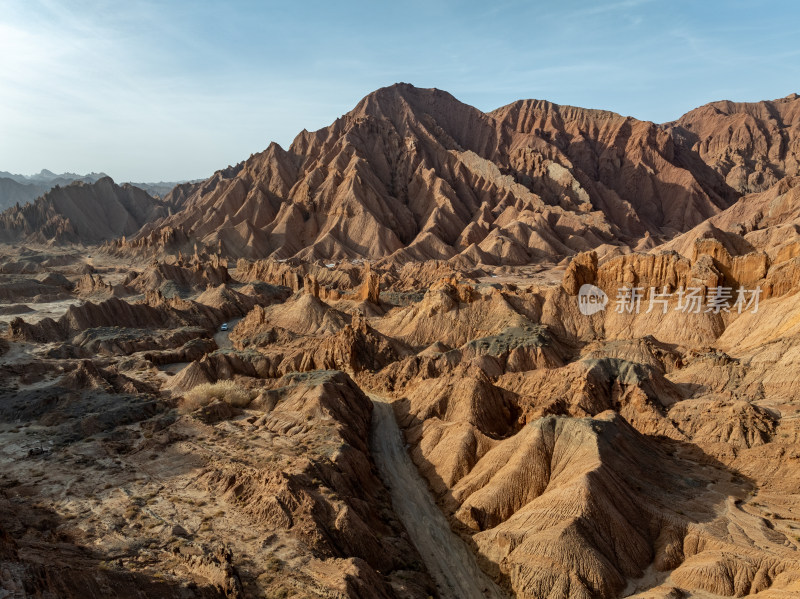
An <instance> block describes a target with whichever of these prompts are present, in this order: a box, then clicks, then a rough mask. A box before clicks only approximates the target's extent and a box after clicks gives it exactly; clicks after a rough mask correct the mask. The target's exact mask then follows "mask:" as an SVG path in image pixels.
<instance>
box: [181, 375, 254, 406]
mask: <svg viewBox="0 0 800 599" xmlns="http://www.w3.org/2000/svg"><path fill="white" fill-rule="evenodd" d="M215 399H219V400H221V401H224V402H225V403H227V404H230V405H232V406H233V407H234V408H244V407H246V406H247V405H248V404H249V403H250V402H251V401H252V399H253V395H252V393H251V392H250V390H249V389H247V388H245V387H243V386H242V385H240V384H238V383H237V382H235V381H231V380H227V381H217V382H216V383H202V384H200V385H197V386H196V387H194V388H193V389H191V390H189V391H188V392H187V393H186V394H185V395H184V396H183V402H182V405H183V407H184V409H186V410H187V411H193V410H197V409H199V408H204V407H205V406H207V405H208V404H210V403H211V402H212V401H213V400H215Z"/></svg>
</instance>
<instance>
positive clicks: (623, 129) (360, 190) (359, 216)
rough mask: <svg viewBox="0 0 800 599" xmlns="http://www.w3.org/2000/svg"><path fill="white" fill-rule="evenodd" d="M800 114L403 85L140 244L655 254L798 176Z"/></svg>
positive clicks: (264, 162)
mask: <svg viewBox="0 0 800 599" xmlns="http://www.w3.org/2000/svg"><path fill="white" fill-rule="evenodd" d="M798 110H800V100H798V99H797V98H796V97H794V96H792V97H789V98H784V99H782V100H777V101H774V102H761V103H758V104H731V103H715V104H710V105H708V106H704V107H702V108H699V109H697V110H695V111H692V112H690V113H688V114H687V115H685V116H684V117H682V118H681V119H680V120H679V121H677V122H675V123H670V124H666V125H656V124H654V123H650V122H644V121H638V120H636V119H633V118H631V117H623V116H620V115H618V114H615V113H612V112H606V111H599V110H587V109H582V108H575V107H570V106H558V105H555V104H551V103H549V102H544V101H534V100H525V101H519V102H515V103H513V104H510V105H508V106H505V107H502V108H499V109H497V110H495V111H493V112H491V113H487V114H484V113H482V112H480V111H479V110H477V109H475V108H473V107H471V106H468V105H466V104H463V103H461V102H459V101H458V100H457V99H455V98H454V97H453V96H451V95H450V94H448V93H446V92H443V91H440V90H436V89H418V88H415V87H413V86H411V85H408V84H397V85H393V86H391V87H387V88H383V89H380V90H378V91H376V92H374V93H372V94H370V95H368V96H367V97H365V98H364V99H363V100H362V101H361V102H359V104H358V105H357V106H356V107H355V108H354V109H353V110H352V111H350V112H349V113H348V114H346V115H344V116H343V117H341V118H339V119H337V120H336V121H335V122H334V123H333V124H332V125H330V126H329V127H326V128H324V129H321V130H319V131H316V132H308V131H304V132H302V133H301V134H300V135H298V136H297V138H296V139H295V140H294V142H293V143H292V145H291V146H290V147H289V149H288V150H283V149H282V148H281V147H280V146H278V145H277V144H271V145H270V146H269V147H268V148H267V149H266V150H265V151H264V152H261V153H259V154H256V155H254V156H251V157H250V158H249V159H248V160H246V161H244V162H242V163H240V164H238V165H237V166H235V167H228V168H227V169H225V170H222V171H218V172H217V173H215V174H214V175H213V176H212V177H211V178H210V179H208V180H207V181H205V182H202V183H198V184H194V185H184V186H181V187H178V188H176V189H175V190H174V191H173V193H172V194H171V196H170V197H169V198H168V199H171V200H173V201H175V202H176V203H180V205H182V206H183V210H181V211H180V212H178V213H176V214H174V215H172V216H170V217H167V218H163V219H160V220H159V221H157V222H154V223H151V224H149V225H147V226H145V227H144V229H143V230H142V231H141V232H140V233H139V234H138V235H137V236H136V238H135V239H134V240H133V241H132V245H133V246H134V247H140V248H158V247H163V246H169V247H172V248H177V247H181V246H186V247H191V246H192V245H193V244H194V243H195V242H202V243H204V244H207V245H210V246H213V247H214V248H217V247H221V249H222V250H223V251H224V252H225V253H228V254H230V255H233V256H240V257H249V258H253V257H264V256H268V255H272V256H274V257H276V258H288V257H291V256H297V257H298V258H303V259H317V258H325V259H342V258H355V257H367V258H371V259H378V258H385V257H392V260H393V261H407V260H420V259H429V258H437V259H450V258H453V257H455V256H457V255H459V254H460V255H461V256H463V258H464V259H466V261H467V262H469V263H477V262H483V263H486V264H497V263H502V264H523V263H527V262H530V261H532V260H542V259H546V260H559V259H561V258H563V257H565V256H568V255H572V254H574V253H576V252H578V251H581V250H586V249H590V248H594V247H597V246H600V245H602V244H612V245H620V244H623V245H627V246H630V247H637V246H640V249H646V248H647V247H653V246H654V245H656V243H657V241H659V240H660V241H665V240H667V239H670V238H672V237H673V236H675V235H676V234H679V233H682V232H685V231H687V230H688V229H690V228H692V227H694V226H696V225H698V224H700V223H701V222H703V221H704V220H706V219H707V218H709V217H711V216H713V215H715V214H716V213H718V212H720V211H721V210H723V209H725V208H727V207H728V206H730V205H731V204H732V203H733V202H735V201H736V199H738V197H739V195H740V194H741V193H742V192H743V191H747V190H749V189H751V188H753V186H756V187H757V188H758V189H761V188H763V186H764V185H766V183H768V182H769V181H773V180H774V179H775V178H777V177H780V176H782V175H784V174H792V173H794V172H796V170H797V161H796V154H797V144H798V143H799V142H798V141H797V140H798V138H799V136H798V135H797V124H796V121H797V118H796V116H795V115H796V114H797V113H798ZM729 129H730V131H731V133H729V134H727V137H725V136H724V135H723V131H728V130H729ZM731 140H734V141H736V143H735V144H733V145H732V146H730V145H725V146H724V147H726V148H729V149H728V150H725V151H723V150H722V149H721V148H722V145H723V144H728V142H730V141H731ZM737 140H738V141H737ZM725 152H728V154H726V153H725ZM734 163H735V164H736V165H738V166H732V165H733V164H734ZM743 180H744V181H752V183H751V184H748V185H749V187H748V185H744V184H742V181H743ZM759 181H760V182H762V183H763V184H764V185H762V184H761V183H758V182H759ZM759 185H761V187H759ZM651 238H655V241H656V243H654V240H653V239H651Z"/></svg>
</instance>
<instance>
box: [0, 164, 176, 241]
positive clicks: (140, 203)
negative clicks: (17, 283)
mask: <svg viewBox="0 0 800 599" xmlns="http://www.w3.org/2000/svg"><path fill="white" fill-rule="evenodd" d="M170 212H171V210H170V204H169V203H168V202H165V201H163V200H160V199H158V198H154V197H152V196H150V195H149V194H148V193H147V192H145V191H143V190H141V189H139V188H138V187H134V186H133V185H130V184H124V185H122V186H120V185H117V184H116V183H114V181H113V180H112V179H111V177H103V178H101V179H99V180H98V181H96V182H93V183H84V182H81V181H76V182H74V183H71V184H70V185H67V186H64V187H62V186H60V185H57V186H56V187H54V188H53V189H52V190H50V191H48V192H47V193H46V194H44V195H43V196H42V197H40V198H38V199H37V200H36V201H34V202H33V203H29V204H25V205H20V206H13V207H11V208H9V209H7V210H6V211H5V212H3V213H0V240H2V241H20V240H25V241H31V242H38V243H85V244H93V243H101V242H103V241H106V240H109V239H115V238H117V237H120V236H123V235H131V234H133V233H136V232H137V231H138V230H139V229H140V228H141V227H142V226H143V225H144V224H145V223H147V222H150V221H153V220H155V219H160V218H163V217H166V216H168V215H169V214H170Z"/></svg>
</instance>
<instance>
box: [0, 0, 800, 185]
mask: <svg viewBox="0 0 800 599" xmlns="http://www.w3.org/2000/svg"><path fill="white" fill-rule="evenodd" d="M799 31H800V5H798V4H797V3H795V2H757V1H749V2H743V1H742V2H740V1H737V0H733V1H727V2H717V1H714V2H701V1H699V0H695V1H691V2H689V1H683V0H671V1H660V0H612V1H610V2H601V1H596V2H577V1H571V0H563V1H561V2H512V1H502V0H498V1H496V2H493V3H489V2H454V1H437V0H426V1H410V2H401V1H396V2H393V3H376V2H330V1H327V2H316V1H306V2H304V3H302V5H299V4H298V3H287V2H281V3H276V2H247V1H233V2H224V3H223V2H210V1H202V0H190V1H173V2H163V3H157V2H142V1H137V0H132V1H129V2H126V3H121V2H117V1H110V0H109V1H101V0H77V1H71V2H65V1H64V2H58V1H53V0H41V1H39V0H4V1H3V2H2V4H0V170H7V171H12V172H21V173H23V174H30V173H32V172H36V171H39V170H40V169H42V168H48V169H50V170H53V171H59V172H60V171H65V170H69V171H76V172H87V171H100V170H102V171H105V172H107V173H109V174H110V175H112V176H113V177H114V178H115V179H117V180H120V181H122V180H134V181H155V180H176V179H189V178H200V177H206V176H208V175H210V174H211V173H212V172H213V171H214V170H216V169H219V168H223V167H225V166H226V165H228V164H235V163H236V162H239V161H240V160H242V159H244V158H247V156H249V155H250V154H251V153H253V152H258V151H260V150H262V149H264V148H265V147H266V146H267V145H268V144H269V142H270V141H273V140H274V141H277V142H279V143H280V144H281V145H283V146H284V147H286V146H288V144H289V143H291V141H292V139H293V138H294V136H295V135H296V134H297V133H298V132H299V131H301V130H302V129H303V128H306V129H310V130H313V129H318V128H320V127H324V126H326V125H328V124H330V123H331V122H332V121H333V120H334V119H336V118H337V117H338V116H340V115H342V114H344V113H345V112H347V111H348V110H350V109H351V108H352V107H353V106H354V105H355V104H356V103H357V102H358V100H359V99H360V98H362V97H363V96H364V95H366V94H367V93H369V92H370V91H372V90H374V89H377V88H379V87H382V86H384V85H389V84H392V83H395V82H397V81H405V82H409V83H413V84H414V85H417V86H420V87H438V88H441V89H445V90H447V91H449V92H450V93H452V94H453V95H455V96H456V97H457V98H459V99H460V100H462V101H464V102H467V103H469V104H472V105H474V106H477V107H478V108H480V109H482V110H491V109H494V108H497V107H498V106H502V105H504V104H507V103H509V102H512V101H514V100H517V99H521V98H543V99H547V100H551V101H554V102H557V103H561V104H573V105H578V106H585V107H589V108H604V109H608V110H614V111H616V112H619V113H622V114H627V115H631V116H635V117H637V118H641V119H648V120H653V121H656V122H665V121H669V120H673V119H675V118H677V117H679V116H680V115H681V114H683V113H684V112H686V111H687V110H690V109H691V108H694V107H696V106H699V105H701V104H704V103H706V102H710V101H713V100H719V99H731V100H739V101H752V100H760V99H773V98H778V97H782V96H785V95H787V94H789V93H792V92H800V89H798V88H800V85H798V83H800V66H799V65H800V49H798V45H797V34H798V32H799Z"/></svg>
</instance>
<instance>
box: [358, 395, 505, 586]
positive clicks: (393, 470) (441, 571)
mask: <svg viewBox="0 0 800 599" xmlns="http://www.w3.org/2000/svg"><path fill="white" fill-rule="evenodd" d="M370 398H371V399H372V403H373V404H374V406H375V410H374V411H373V413H372V438H371V440H370V442H371V447H372V452H373V456H374V458H375V463H376V464H377V466H378V470H379V471H380V474H381V478H382V479H383V480H384V483H385V484H386V486H387V487H388V488H389V491H390V493H391V496H392V505H393V506H394V510H395V512H396V513H397V514H398V516H399V517H400V520H401V521H402V522H403V525H404V526H405V527H406V530H407V531H408V534H409V536H410V537H411V541H412V542H413V543H414V545H415V546H416V548H417V551H419V553H420V555H421V556H422V559H423V560H424V562H425V565H426V567H427V568H428V571H429V572H430V573H431V576H433V578H434V580H435V581H436V583H437V585H438V587H439V594H440V596H441V597H442V599H451V598H452V599H485V598H487V597H490V598H493V599H503V598H505V594H503V592H502V591H501V590H500V589H499V588H498V587H497V585H496V584H495V583H494V582H493V581H492V580H491V579H490V578H489V577H488V576H486V574H484V573H483V572H482V571H481V569H480V568H479V567H478V564H477V563H476V561H475V556H474V555H473V554H472V552H471V551H470V549H469V548H468V547H467V546H466V545H465V544H464V542H463V541H462V540H461V539H460V538H459V537H458V536H456V535H455V533H453V531H452V530H450V525H449V523H448V522H447V519H446V518H445V517H444V514H442V512H441V511H440V510H439V508H438V506H437V505H436V503H435V502H434V500H433V497H432V496H431V493H430V491H429V489H428V486H427V485H426V484H425V481H424V480H423V479H422V477H421V476H420V475H419V473H418V472H417V469H416V467H415V466H414V463H413V462H412V461H411V458H410V457H409V456H408V454H407V453H406V450H405V448H404V442H403V436H402V434H401V432H400V429H399V428H398V426H397V422H396V421H395V418H394V412H393V411H392V406H391V404H389V403H388V402H387V401H386V400H385V399H383V398H381V397H380V396H377V395H370Z"/></svg>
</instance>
